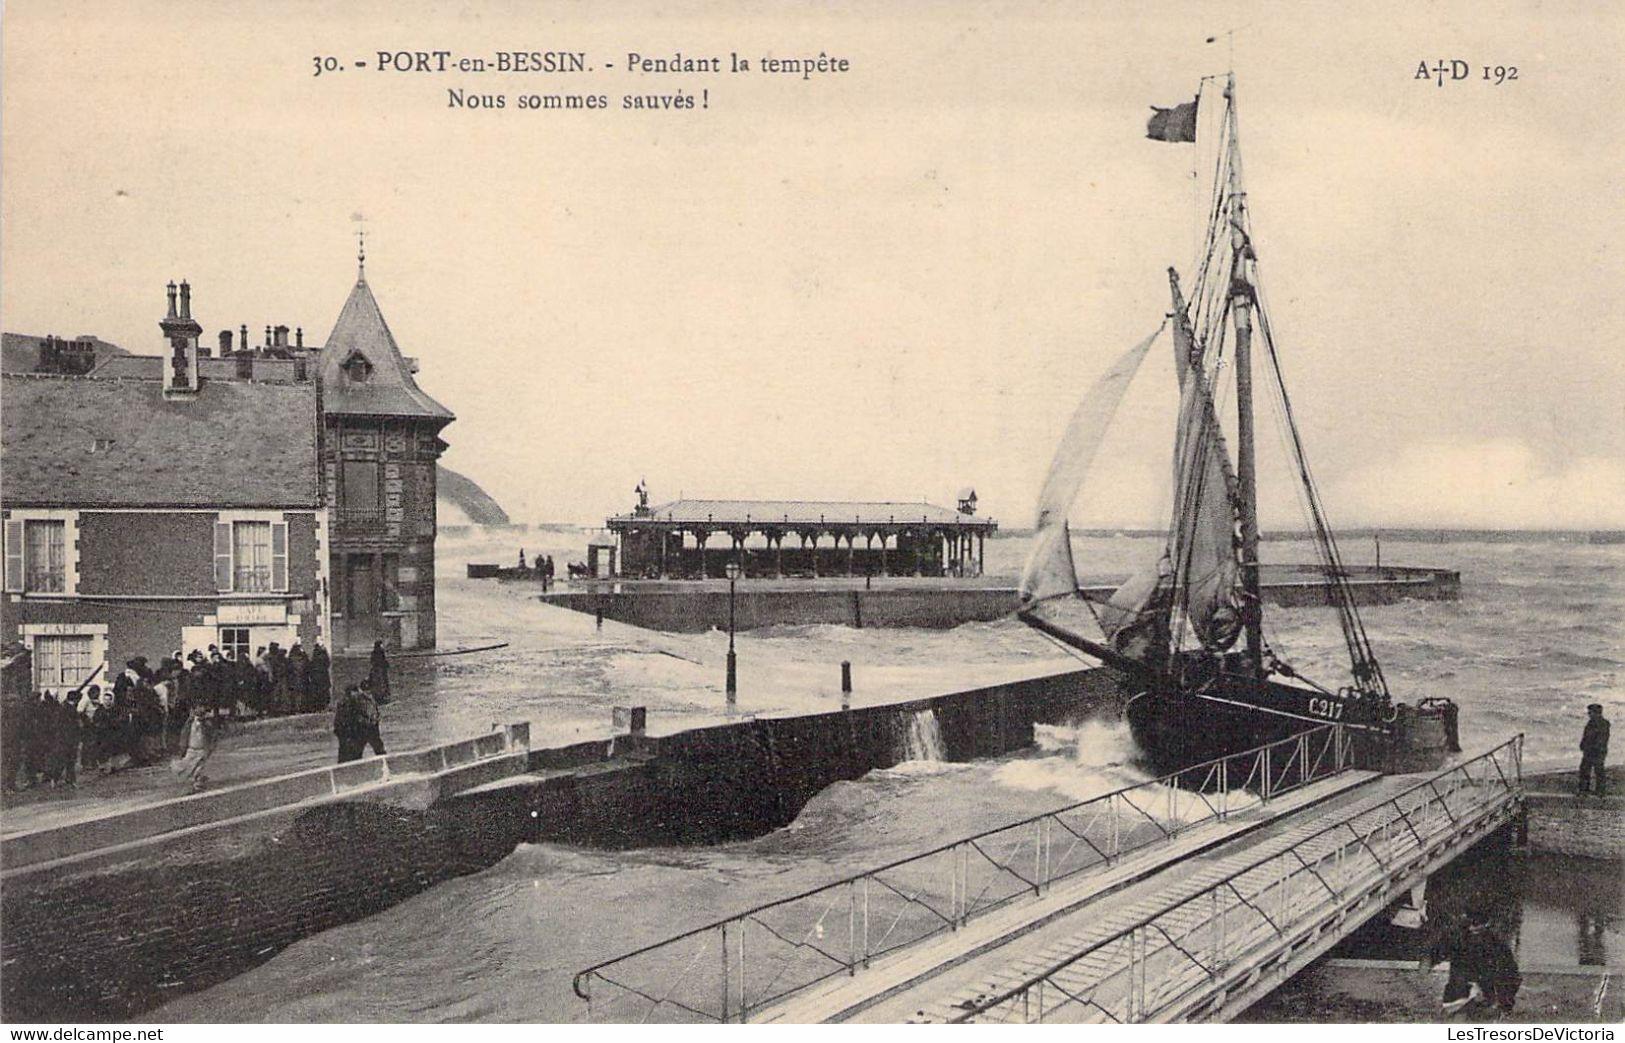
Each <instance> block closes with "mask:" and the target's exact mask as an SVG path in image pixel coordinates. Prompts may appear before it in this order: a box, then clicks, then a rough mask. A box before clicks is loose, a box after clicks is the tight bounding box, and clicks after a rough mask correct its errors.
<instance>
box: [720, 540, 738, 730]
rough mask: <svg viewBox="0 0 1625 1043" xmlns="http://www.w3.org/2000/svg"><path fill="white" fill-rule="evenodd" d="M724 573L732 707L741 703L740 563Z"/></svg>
mask: <svg viewBox="0 0 1625 1043" xmlns="http://www.w3.org/2000/svg"><path fill="white" fill-rule="evenodd" d="M723 571H724V572H726V573H727V575H728V705H729V706H732V705H734V704H735V703H736V702H738V701H739V670H738V662H739V661H738V657H737V656H735V655H734V584H735V583H737V582H738V581H739V572H740V569H739V562H738V561H737V560H734V561H730V562H728V564H727V565H726V566H724V567H723Z"/></svg>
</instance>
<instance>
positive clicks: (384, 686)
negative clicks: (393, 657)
mask: <svg viewBox="0 0 1625 1043" xmlns="http://www.w3.org/2000/svg"><path fill="white" fill-rule="evenodd" d="M367 691H368V692H370V693H371V695H372V698H373V700H374V701H375V702H377V703H378V705H379V706H382V705H384V704H385V703H387V702H389V698H390V692H389V657H388V656H386V655H385V654H384V643H383V642H382V641H374V642H373V643H372V663H371V669H370V670H369V671H368V673H367Z"/></svg>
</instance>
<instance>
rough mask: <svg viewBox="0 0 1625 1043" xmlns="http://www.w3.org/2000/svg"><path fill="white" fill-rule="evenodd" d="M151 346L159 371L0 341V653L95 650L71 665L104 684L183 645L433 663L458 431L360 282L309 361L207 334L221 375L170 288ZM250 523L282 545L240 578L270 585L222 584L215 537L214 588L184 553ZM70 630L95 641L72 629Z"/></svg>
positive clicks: (276, 342)
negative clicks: (0, 410) (376, 649)
mask: <svg viewBox="0 0 1625 1043" xmlns="http://www.w3.org/2000/svg"><path fill="white" fill-rule="evenodd" d="M159 325H160V327H161V329H162V330H163V335H164V337H165V347H164V351H163V353H162V354H161V355H134V354H129V353H127V352H125V351H124V350H123V349H122V348H119V347H117V346H115V345H111V344H107V343H105V342H102V341H99V340H97V339H96V338H94V337H88V336H81V337H77V338H75V339H73V340H71V341H69V340H63V339H61V338H57V337H49V336H47V337H37V336H26V335H18V334H6V335H5V341H4V348H5V358H4V366H3V370H4V374H5V381H6V383H5V400H4V413H5V417H4V421H5V461H4V463H5V476H4V483H3V487H0V505H3V508H4V510H5V512H6V522H7V524H6V528H5V541H6V553H7V559H6V567H7V573H6V576H7V580H6V589H5V594H6V597H5V607H6V613H5V618H4V626H3V627H0V631H3V634H0V636H3V637H6V638H10V637H14V636H17V635H18V634H19V633H22V632H21V631H19V630H18V629H17V628H18V626H21V625H26V626H31V627H35V628H36V630H37V628H38V627H40V626H44V627H46V629H47V630H50V629H51V628H56V629H57V630H61V631H62V633H63V634H64V635H66V636H70V637H82V636H86V635H94V636H95V638H96V639H95V640H94V641H93V642H92V644H91V646H90V648H89V651H88V652H85V653H84V654H85V655H89V656H90V657H91V658H92V659H94V660H95V661H96V662H102V661H103V660H104V659H108V668H109V669H110V670H111V669H114V668H115V667H119V666H122V664H123V662H124V660H125V659H127V658H131V657H133V656H134V655H144V656H147V657H148V659H149V660H151V661H154V662H156V658H155V657H156V656H162V655H167V654H169V653H170V652H171V651H173V650H174V649H175V648H178V647H182V646H183V645H185V646H186V648H187V650H190V649H191V648H192V647H194V643H195V642H202V647H206V646H207V645H208V644H222V643H228V642H229V643H232V644H236V643H238V642H242V641H246V642H248V643H250V644H252V645H253V646H254V647H258V645H259V644H265V643H268V641H270V640H276V641H278V643H279V644H282V645H283V646H284V647H287V646H288V645H289V644H291V641H292V639H293V638H294V636H296V635H297V636H298V638H299V639H300V640H302V641H304V642H305V643H306V644H307V645H308V644H309V643H310V642H311V641H312V640H314V639H315V637H316V636H318V635H319V636H320V637H321V640H322V641H323V642H324V643H325V644H327V645H328V646H329V647H331V648H332V649H333V650H334V651H335V652H345V651H349V652H365V651H367V650H369V649H370V648H371V647H372V644H373V642H374V641H377V640H381V641H383V642H384V643H385V645H387V646H389V647H391V648H406V649H415V648H431V647H433V646H434V643H435V599H434V539H435V532H436V510H435V493H436V484H437V483H436V461H437V460H438V458H439V456H440V454H441V452H442V451H444V450H445V448H446V444H445V443H444V442H442V441H441V440H440V437H439V433H440V431H441V429H442V428H444V427H445V426H446V425H447V424H449V423H450V422H451V421H452V419H453V416H452V414H451V412H450V411H449V410H447V409H446V408H445V407H444V406H442V405H440V404H439V403H438V402H436V401H435V400H434V399H432V398H430V397H429V396H428V395H427V394H425V393H424V392H423V391H422V390H421V389H420V388H419V387H418V386H417V382H416V381H415V380H414V379H413V374H414V373H415V372H416V370H417V365H416V363H415V362H414V361H413V360H412V359H410V358H406V357H404V356H403V355H402V354H401V351H400V348H399V346H398V345H397V344H396V342H395V338H394V336H393V334H391V333H390V330H389V326H388V324H387V323H385V321H384V317H383V314H382V312H381V311H380V310H379V308H378V302H377V300H376V299H375V298H374V297H373V295H372V290H371V289H370V288H369V287H368V285H367V282H366V278H365V272H364V270H363V272H362V274H361V275H360V276H359V277H358V278H357V281H356V284H355V287H354V289H353V290H352V291H351V293H350V296H349V299H348V300H346V301H345V303H344V307H343V309H342V310H341V311H340V313H339V317H338V321H337V322H336V323H335V324H334V327H333V332H332V335H331V336H329V337H328V339H327V343H326V344H325V345H324V346H322V347H319V348H318V347H314V346H312V347H309V348H307V347H306V346H305V343H304V333H303V329H302V328H301V329H299V330H297V331H294V336H293V338H292V339H291V340H290V338H289V328H288V327H287V326H285V325H268V326H266V327H265V342H264V344H262V345H259V346H254V347H250V345H249V337H248V327H247V326H246V325H242V326H240V327H239V329H238V330H237V331H233V330H230V329H225V330H221V331H220V333H219V335H218V354H217V353H216V352H215V350H213V347H214V346H213V345H212V344H208V343H200V338H201V336H202V333H203V327H202V325H201V324H200V323H198V322H197V321H196V320H195V319H194V318H193V316H192V310H191V287H190V286H188V285H187V284H186V283H184V282H182V283H180V284H179V285H178V286H177V285H176V284H174V283H171V284H170V286H169V307H168V312H167V314H166V315H165V316H164V318H163V320H162V321H161V322H160V324H159ZM55 469H60V471H61V474H60V475H56V474H55V473H54V471H55ZM255 512H259V513H257V514H256V513H255ZM282 514H286V515H287V516H286V517H285V518H283V517H281V515H282ZM210 515H215V516H217V521H216V522H213V523H209V522H208V518H209V516H210ZM250 521H254V522H256V524H257V523H265V524H268V525H270V526H271V528H270V529H261V528H258V527H254V528H243V529H241V530H240V531H241V532H242V533H243V534H244V538H245V539H249V535H248V534H250V533H253V534H254V536H253V539H257V538H258V535H259V534H262V533H269V534H270V538H271V539H273V540H275V541H276V548H277V549H276V550H275V552H274V553H275V560H274V562H273V561H267V562H264V563H260V564H259V565H256V566H255V567H256V568H264V569H274V570H276V571H275V573H274V576H273V577H272V578H271V579H266V578H265V577H262V576H261V575H260V573H259V572H252V573H244V574H243V576H246V577H250V578H245V579H243V580H242V584H255V585H256V586H255V587H254V588H253V589H250V588H249V587H247V586H244V585H242V584H235V579H236V578H238V570H237V568H236V566H235V564H232V559H231V558H230V552H231V550H232V549H233V547H234V546H235V545H234V544H232V543H231V540H232V539H233V538H234V534H235V533H236V532H238V531H239V530H238V529H237V528H230V529H229V530H228V529H227V528H221V529H219V530H217V532H216V538H218V539H220V540H221V541H222V544H221V547H222V553H221V555H219V556H218V561H217V560H216V558H213V557H211V559H210V561H209V562H208V564H209V566H210V568H211V569H213V568H216V567H218V568H221V569H224V570H225V571H223V572H222V573H221V576H223V577H231V578H233V582H234V584H235V585H234V586H231V587H226V586H221V587H219V588H218V589H217V588H215V587H210V586H209V585H208V580H207V578H206V577H205V576H203V575H202V574H198V573H197V569H198V568H200V567H201V566H200V565H199V564H198V563H197V562H195V561H193V560H192V559H191V557H190V555H191V553H192V550H193V549H194V548H192V544H191V542H189V541H191V540H193V539H195V538H196V534H197V533H198V532H202V531H204V527H205V525H206V524H217V525H219V526H228V527H230V526H237V525H238V523H239V522H242V523H245V524H246V523H247V522H250ZM13 522H15V523H16V524H15V525H13V524H12V523H13ZM85 532H90V533H92V534H93V535H94V537H95V539H94V542H93V543H86V542H85V537H84V535H83V534H84V533H85ZM182 533H184V534H185V535H184V536H183V535H181V534H182ZM30 534H33V535H32V536H31V535H30ZM76 534H78V539H77V541H76V540H75V535H76ZM126 536H129V537H131V538H133V539H134V540H135V542H130V540H128V539H126ZM14 537H15V538H14ZM31 539H32V540H33V542H30V540H31ZM243 546H244V547H245V548H247V549H246V550H245V553H254V554H257V553H258V552H259V549H260V548H259V544H258V543H254V542H252V540H251V541H250V543H246V544H244V545H243ZM318 552H319V554H320V557H321V560H320V562H319V563H318V562H315V561H314V559H310V558H309V555H310V554H316V553H318ZM211 553H212V549H211ZM30 555H35V557H30ZM81 561H82V562H85V563H87V564H86V569H88V571H86V572H84V573H83V575H84V576H86V577H89V578H88V579H87V584H88V585H83V586H81V585H80V584H79V583H78V576H79V575H80V573H79V572H76V569H77V563H79V562H81ZM284 570H286V571H285V572H284ZM267 575H271V574H270V573H267ZM13 580H15V581H16V582H15V584H14V583H13ZM267 583H270V584H271V585H270V587H266V584H267ZM216 595H225V596H223V597H216ZM250 595H252V596H250ZM91 598H93V599H94V604H93V605H92V604H89V603H88V602H87V601H86V599H91ZM110 599H111V600H110ZM138 602H146V603H149V604H146V605H145V607H141V608H136V607H134V606H136V604H137V603H138ZM158 603H164V604H163V607H162V608H154V607H153V605H154V604H158ZM279 606H280V607H279ZM216 607H219V608H221V611H215V610H214V609H215V608H216ZM329 609H331V613H329ZM81 623H82V624H84V625H85V626H88V627H91V628H93V629H91V630H85V631H83V632H81V631H76V630H72V626H77V625H79V624H81ZM64 628H67V629H64ZM183 629H184V630H185V633H182V630H183ZM227 630H229V631H230V633H229V634H228V633H226V631H227ZM38 632H39V633H45V631H38ZM211 634H212V635H213V636H210V635H211ZM121 635H123V636H121ZM245 635H246V636H245ZM25 636H26V635H25ZM46 644H48V645H52V646H54V645H55V644H57V643H56V642H46ZM73 644H74V647H75V652H74V655H75V656H76V657H80V658H82V656H80V652H81V651H82V650H81V649H80V648H79V643H78V642H77V641H75V642H73ZM251 651H252V649H251ZM108 657H111V658H110V659H109V658H108ZM75 661H77V659H76V660H75Z"/></svg>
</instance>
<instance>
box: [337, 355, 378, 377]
mask: <svg viewBox="0 0 1625 1043" xmlns="http://www.w3.org/2000/svg"><path fill="white" fill-rule="evenodd" d="M343 366H344V375H345V376H347V377H349V378H350V380H351V382H353V383H356V384H364V383H366V381H367V378H368V377H370V376H372V363H370V362H368V361H367V356H365V355H363V354H361V352H359V351H352V352H350V357H349V358H347V359H345V360H344V363H343Z"/></svg>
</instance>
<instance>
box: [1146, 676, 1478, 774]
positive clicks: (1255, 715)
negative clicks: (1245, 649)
mask: <svg viewBox="0 0 1625 1043" xmlns="http://www.w3.org/2000/svg"><path fill="white" fill-rule="evenodd" d="M1303 693H1304V690H1303V689H1300V688H1296V687H1295V686H1291V685H1281V684H1275V683H1266V684H1265V685H1264V686H1262V690H1260V691H1256V692H1255V691H1246V690H1242V689H1240V688H1231V689H1228V690H1224V691H1222V692H1220V693H1218V694H1217V695H1198V694H1195V693H1191V692H1186V691H1179V690H1170V691H1156V690H1150V691H1145V690H1142V691H1140V692H1137V693H1135V694H1134V695H1132V696H1131V697H1130V698H1129V699H1128V702H1127V704H1126V705H1125V707H1124V711H1123V712H1124V716H1125V717H1126V718H1127V719H1128V724H1129V731H1130V733H1131V734H1132V735H1133V737H1134V742H1135V744H1136V745H1137V746H1138V747H1139V749H1140V752H1141V755H1142V757H1143V759H1144V760H1145V762H1146V764H1147V766H1148V767H1150V768H1151V770H1152V771H1154V772H1155V773H1156V774H1158V775H1164V774H1171V773H1173V772H1176V771H1179V770H1181V769H1183V768H1187V767H1189V766H1190V765H1192V764H1200V763H1202V762H1203V761H1209V760H1217V759H1218V758H1220V757H1227V756H1230V755H1232V754H1236V753H1241V752H1243V751H1246V750H1251V749H1256V748H1257V747H1259V746H1264V745H1267V744H1269V743H1272V742H1279V741H1281V740H1282V739H1286V738H1288V737H1290V736H1293V735H1296V734H1298V733H1300V732H1304V731H1308V730H1309V729H1311V728H1316V727H1319V726H1321V725H1324V724H1328V723H1332V722H1330V721H1325V720H1316V719H1314V718H1309V717H1303V716H1297V715H1291V714H1288V713H1283V712H1280V711H1273V710H1270V709H1267V708H1265V706H1267V705H1269V704H1280V703H1282V702H1286V701H1289V700H1293V699H1300V698H1302V697H1303ZM1260 704H1264V705H1260ZM1452 709H1453V708H1452ZM1447 716H1450V715H1447V713H1446V712H1444V711H1443V710H1422V711H1418V710H1415V709H1413V708H1411V707H1409V706H1402V707H1401V708H1400V712H1399V713H1398V714H1397V715H1396V717H1395V719H1394V720H1393V721H1392V722H1385V723H1384V724H1382V725H1370V724H1365V723H1359V722H1345V723H1348V724H1349V732H1350V748H1351V752H1352V754H1353V757H1354V762H1355V763H1356V764H1357V765H1359V766H1360V767H1362V768H1368V769H1370V770H1373V771H1381V772H1388V773H1403V772H1413V771H1429V770H1433V769H1436V768H1438V767H1440V766H1442V765H1443V764H1444V763H1445V762H1446V761H1447V760H1448V759H1449V756H1450V754H1451V753H1452V752H1455V741H1454V735H1453V734H1452V731H1453V728H1452V727H1451V722H1450V721H1448V720H1447Z"/></svg>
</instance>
